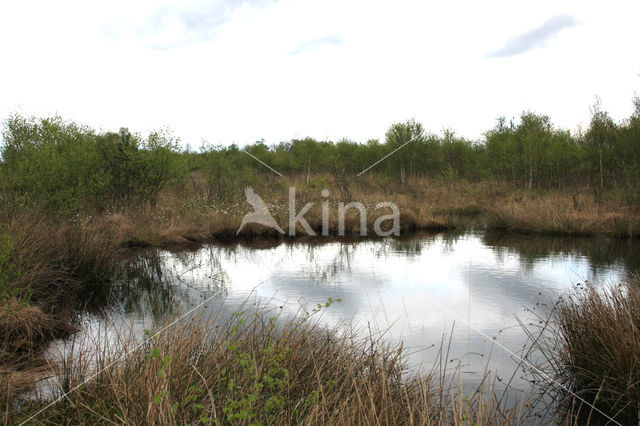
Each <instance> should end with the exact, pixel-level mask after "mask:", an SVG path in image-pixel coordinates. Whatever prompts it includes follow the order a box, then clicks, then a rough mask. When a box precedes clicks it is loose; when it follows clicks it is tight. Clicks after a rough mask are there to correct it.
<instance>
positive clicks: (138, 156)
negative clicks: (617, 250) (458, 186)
mask: <svg viewBox="0 0 640 426" xmlns="http://www.w3.org/2000/svg"><path fill="white" fill-rule="evenodd" d="M633 102H634V110H633V113H632V115H631V116H630V117H629V118H627V119H625V120H622V121H621V122H615V121H614V120H613V119H612V118H611V116H610V115H609V114H608V113H607V112H605V111H603V110H602V109H601V108H600V106H599V104H598V103H596V105H594V107H593V108H592V117H591V121H590V124H589V126H588V128H587V129H586V130H585V131H580V132H574V133H572V132H570V131H568V130H565V129H560V128H556V127H555V126H554V125H553V123H552V122H551V119H550V118H549V117H548V116H546V115H540V114H535V113H531V112H523V113H522V114H521V116H520V117H519V119H518V120H517V121H516V122H514V121H509V122H507V120H506V119H505V118H503V117H502V118H499V119H498V120H497V122H496V125H495V126H494V128H492V129H491V130H489V131H487V132H486V133H485V134H484V136H483V138H481V139H480V140H468V139H465V138H463V137H460V136H458V135H456V134H455V133H454V132H453V131H450V130H445V131H444V132H442V133H441V134H434V133H430V132H428V131H426V130H425V129H424V127H423V126H422V124H421V123H419V122H416V121H415V120H408V121H405V122H401V123H395V124H392V125H391V126H390V128H389V130H388V131H387V132H386V135H385V139H384V141H382V142H381V141H379V140H369V141H367V142H365V143H357V142H354V141H350V140H346V139H344V140H339V141H335V142H332V141H317V140H315V139H312V138H304V139H295V140H291V141H286V142H281V143H278V144H273V145H267V144H265V142H264V141H257V142H255V143H253V144H250V145H247V146H245V147H240V146H238V145H230V146H207V145H203V146H201V147H200V149H199V150H198V152H192V151H189V150H183V149H182V148H181V145H180V142H179V140H178V139H177V138H176V137H174V136H173V135H172V134H171V133H170V132H168V131H166V130H162V131H156V132H152V133H151V134H149V135H148V136H146V137H142V136H141V135H139V134H132V133H130V132H129V131H128V130H127V129H124V128H123V129H120V130H119V131H118V132H101V133H100V132H96V131H95V130H93V129H91V128H89V127H86V126H82V125H80V124H77V123H75V122H69V121H65V120H63V119H62V118H59V117H53V118H44V119H37V118H25V117H23V116H20V115H13V116H11V117H9V118H8V119H7V120H6V122H5V125H4V131H3V134H2V136H3V138H2V146H1V148H0V155H1V161H0V178H1V183H0V197H1V201H2V202H3V204H4V205H5V206H12V207H14V208H15V207H19V206H23V205H31V206H39V207H41V208H44V209H47V210H50V211H55V212H59V213H62V214H74V213H75V212H78V211H79V210H82V209H87V208H92V209H117V208H118V207H121V206H125V205H132V204H133V205H141V204H146V205H153V204H154V203H155V202H156V200H157V197H158V195H159V193H160V191H161V190H162V189H163V188H164V187H165V186H166V185H168V184H175V185H181V186H182V187H187V186H189V185H190V184H191V183H193V182H194V181H195V179H196V177H197V178H198V179H199V180H203V181H204V182H205V188H206V194H205V196H204V197H203V198H206V201H208V202H216V201H221V200H225V199H227V198H231V197H234V196H237V194H238V193H239V190H240V189H242V186H244V185H248V184H252V183H253V184H255V183H256V182H258V181H264V179H265V177H266V176H271V177H275V176H276V175H275V174H274V173H273V172H272V171H270V170H269V169H268V168H267V167H265V166H263V165H262V164H260V163H259V162H257V161H256V160H255V159H254V158H251V156H253V157H256V158H259V159H260V160H261V161H263V162H264V163H266V164H268V165H270V166H271V167H273V168H274V169H275V170H277V171H279V172H280V173H282V174H285V175H288V176H292V175H298V176H307V177H308V176H311V175H314V176H315V175H326V176H331V178H332V180H333V182H334V183H335V184H336V185H337V186H338V187H339V188H341V190H342V189H344V190H345V191H346V190H347V187H348V184H349V182H350V181H351V180H353V179H354V178H355V177H356V176H357V175H359V174H361V173H362V172H363V171H365V170H366V169H368V168H369V167H370V166H371V165H373V164H374V163H376V162H377V161H378V160H380V159H381V158H383V157H385V156H386V155H389V154H391V153H392V152H393V155H390V156H389V157H388V158H386V159H385V160H384V161H382V162H380V163H379V164H377V165H375V166H374V167H372V168H370V169H369V170H367V171H366V172H365V173H363V174H362V177H360V178H359V179H362V178H364V179H367V178H369V179H373V180H375V181H376V182H377V183H378V184H380V186H381V187H384V186H385V185H386V184H388V183H389V182H393V181H397V182H399V183H400V184H407V182H410V180H411V179H415V178H434V179H440V180H443V181H445V182H454V181H456V180H459V179H464V180H468V181H484V180H493V181H497V182H500V183H502V184H505V185H509V186H511V187H513V188H522V189H526V190H532V189H550V188H561V189H563V188H566V189H571V190H575V189H577V188H588V189H589V190H592V191H593V192H594V194H595V196H596V197H601V196H602V194H603V193H605V192H608V191H617V193H620V194H621V195H622V197H623V199H624V201H625V202H628V203H633V204H640V195H639V193H638V191H637V190H636V188H637V187H638V184H640V99H639V98H638V97H636V98H634V101H633ZM243 151H245V152H243ZM394 151H395V152H394ZM247 153H248V154H251V156H250V155H248V154H247Z"/></svg>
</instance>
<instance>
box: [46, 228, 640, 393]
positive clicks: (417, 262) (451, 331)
mask: <svg viewBox="0 0 640 426" xmlns="http://www.w3.org/2000/svg"><path fill="white" fill-rule="evenodd" d="M639 269H640V247H639V245H638V244H637V243H631V242H628V241H620V240H609V239H570V238H548V237H531V236H514V235H505V234H500V233H491V232H489V233H486V232H466V233H444V234H437V235H416V236H413V237H412V238H403V239H381V240H368V241H356V242H347V241H324V242H323V241H321V240H320V241H315V242H296V243H290V244H289V243H283V244H280V245H277V246H264V245H263V246H259V245H243V244H237V245H228V246H221V245H209V246H204V247H202V248H199V249H197V250H183V251H178V252H172V251H165V250H148V251H144V252H140V253H138V254H136V255H135V256H134V257H133V258H132V259H130V260H128V261H127V262H126V267H125V270H126V271H127V273H126V276H125V277H123V278H122V279H121V280H120V281H119V282H118V283H116V284H117V285H115V286H114V288H113V292H112V294H111V295H110V298H111V300H112V303H110V305H109V308H108V309H104V310H97V311H96V310H94V311H93V312H88V313H85V314H84V316H83V317H82V322H81V324H82V330H81V331H80V332H79V333H78V334H76V335H75V336H74V337H73V338H72V339H69V340H66V341H59V342H55V343H54V344H53V345H52V346H51V348H50V349H49V351H48V356H50V357H52V358H60V357H63V356H68V354H69V353H70V352H71V351H72V350H73V351H75V353H79V351H81V350H82V351H89V352H91V351H96V347H100V346H104V345H106V344H109V339H110V338H113V339H114V340H115V339H116V336H122V335H123V333H126V332H132V333H135V334H137V335H142V330H143V329H145V328H154V327H157V322H158V321H159V320H160V318H162V317H163V316H164V315H166V314H167V313H173V314H176V313H180V312H185V311H187V310H189V309H191V308H192V307H195V306H198V304H199V303H201V302H203V301H204V300H207V303H206V304H205V305H206V306H202V307H201V308H199V309H202V310H216V309H221V307H222V308H223V309H226V310H228V311H233V310H234V309H237V308H238V307H239V306H240V305H241V304H243V303H247V301H248V300H249V301H260V303H261V304H262V305H263V306H270V305H273V306H277V307H278V308H279V307H280V306H282V307H283V308H282V309H283V310H284V311H285V312H291V313H296V312H299V311H300V309H301V306H302V310H303V311H304V310H310V309H311V308H312V307H313V305H315V304H316V303H322V302H325V301H327V299H328V298H330V297H331V298H333V299H338V298H340V299H342V302H341V303H336V304H334V305H332V306H331V307H330V308H329V309H328V310H326V312H324V313H323V314H322V317H321V321H322V322H323V323H325V324H326V325H327V326H333V325H336V324H341V325H342V326H344V327H354V328H355V329H356V330H359V332H361V333H370V332H372V333H377V332H384V336H385V338H386V339H387V340H388V341H390V342H394V343H395V342H402V343H403V346H404V349H405V353H407V354H408V359H407V361H408V364H409V366H410V368H411V369H412V371H414V372H419V371H423V370H428V369H430V368H431V367H432V365H433V364H434V361H435V360H437V359H438V352H439V348H440V347H441V344H442V342H443V339H444V342H445V345H446V346H447V347H448V348H449V353H448V357H447V358H448V360H449V361H450V362H451V361H452V360H453V363H452V364H454V365H457V366H459V369H458V377H459V380H460V382H461V383H463V384H473V383H476V382H477V381H478V380H479V379H480V378H481V377H482V374H483V372H485V371H486V370H490V371H491V372H492V373H494V374H496V375H497V377H498V378H499V379H501V380H502V382H498V388H500V386H501V384H500V383H506V382H507V381H509V379H510V378H511V376H513V380H511V384H510V389H509V392H510V393H516V394H517V392H518V390H521V391H523V392H527V391H528V390H529V389H530V385H529V383H528V382H527V381H526V380H525V379H524V378H522V373H521V372H520V371H518V370H517V361H518V356H519V355H520V354H521V353H522V348H523V346H524V345H526V343H527V336H526V333H525V332H524V330H523V329H522V327H521V326H520V325H519V322H518V320H521V321H522V322H524V323H525V324H528V323H529V322H531V321H532V315H531V313H530V312H528V311H527V308H536V309H537V311H536V312H544V310H545V306H544V305H549V304H551V303H553V301H554V300H555V299H556V298H557V297H558V296H559V295H560V294H562V293H563V292H566V291H568V290H569V289H570V288H571V287H572V286H573V285H574V284H575V283H578V282H584V281H585V280H588V281H591V282H593V283H595V285H603V284H606V283H614V282H617V281H619V280H621V279H622V278H624V276H625V275H626V274H627V273H629V272H635V271H638V270H639ZM305 306H306V308H305ZM105 336H107V337H106V338H105ZM449 338H450V340H449ZM111 350H117V345H116V344H113V343H111ZM514 354H515V355H514ZM502 386H504V385H502Z"/></svg>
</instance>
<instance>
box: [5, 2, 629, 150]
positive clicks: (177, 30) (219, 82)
mask: <svg viewBox="0 0 640 426" xmlns="http://www.w3.org/2000/svg"><path fill="white" fill-rule="evenodd" d="M639 17H640V2H638V1H637V0H635V1H626V2H620V1H608V2H606V3H605V2H597V3H596V2H594V3H589V2H585V1H574V2H558V1H535V2H529V3H527V4H524V3H522V2H515V1H500V2H478V1H470V2H459V1H449V2H442V1H439V2H433V3H428V2H422V1H402V0H400V1H398V0H396V1H393V2H391V1H389V2H375V1H361V2H360V1H345V0H342V1H333V0H322V1H301V0H250V1H244V2H240V1H230V0H213V1H182V2H167V1H158V0H153V1H151V0H149V1H139V2H134V1H123V0H111V1H109V2H106V1H105V2H93V1H87V0H83V1H35V0H34V1H30V0H22V1H19V2H18V1H13V2H8V1H3V2H2V3H1V4H0V47H1V53H2V64H1V65H0V118H1V119H2V120H4V119H5V118H6V117H7V115H8V114H10V113H12V112H18V113H21V114H26V115H32V114H35V115H38V116H42V115H49V114H59V115H62V116H63V117H65V118H68V119H73V120H77V121H80V122H83V123H85V124H89V125H91V126H93V127H95V128H98V129H103V130H117V129H118V128H119V127H122V126H124V127H129V129H130V130H132V131H140V132H143V133H144V132H147V131H149V130H151V129H154V128H159V127H165V126H168V127H170V128H171V129H172V130H173V132H174V133H175V134H176V135H177V136H179V137H180V138H181V139H182V141H183V145H186V144H187V143H189V144H190V145H191V147H192V148H197V147H198V146H200V144H201V141H202V140H206V141H207V142H208V143H211V144H224V145H228V144H230V143H233V142H235V143H239V144H246V143H250V142H254V141H255V140H257V139H261V138H264V139H265V140H266V142H267V143H274V142H279V141H282V140H289V139H291V138H297V137H305V136H312V137H315V138H317V139H323V140H324V139H330V140H337V139H340V138H350V139H353V140H356V141H361V142H364V141H366V140H367V139H371V138H379V139H381V140H382V139H383V138H384V133H385V131H386V130H387V128H388V127H389V126H390V125H391V124H392V123H393V122H397V121H404V120H406V119H409V118H415V119H416V120H418V121H420V122H422V123H423V124H424V126H425V127H426V128H427V129H428V130H430V131H432V132H440V131H441V130H443V129H444V128H451V129H453V130H455V131H456V132H457V133H458V134H460V135H463V136H466V137H468V138H478V137H480V136H481V135H482V133H483V132H484V131H486V130H488V129H490V128H491V127H493V126H494V124H495V119H496V118H497V117H498V116H500V115H504V116H507V118H511V117H512V116H515V117H517V116H518V115H519V114H520V112H521V111H523V110H530V111H533V112H538V113H545V114H548V115H550V116H551V118H552V120H553V122H554V124H556V125H557V126H559V127H563V128H568V129H572V130H575V129H576V128H577V126H578V125H579V124H581V123H582V125H585V124H587V123H588V120H589V106H590V105H592V104H593V102H594V99H595V96H596V95H598V96H599V97H600V98H601V99H602V105H603V108H604V109H606V110H607V111H609V112H610V113H611V115H612V116H613V117H614V119H616V120H620V119H623V118H626V117H628V115H629V114H630V113H631V110H632V98H633V96H634V94H640V76H639V74H640V48H639V46H640V25H639V24H638V18H639Z"/></svg>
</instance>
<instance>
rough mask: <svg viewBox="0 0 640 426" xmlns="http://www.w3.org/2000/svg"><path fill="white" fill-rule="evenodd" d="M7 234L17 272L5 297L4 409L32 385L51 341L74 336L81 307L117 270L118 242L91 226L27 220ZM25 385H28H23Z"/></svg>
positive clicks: (0, 376) (1, 303)
mask: <svg viewBox="0 0 640 426" xmlns="http://www.w3.org/2000/svg"><path fill="white" fill-rule="evenodd" d="M5 223H6V225H5V226H4V227H3V229H2V231H3V232H4V233H6V234H8V235H9V236H10V238H9V241H10V244H11V245H12V246H13V247H14V249H13V253H12V256H11V259H10V262H11V264H12V265H13V267H14V268H15V271H17V274H16V276H15V277H13V279H12V280H11V281H10V282H8V283H7V285H6V288H4V289H3V291H4V294H0V386H2V387H0V404H2V405H3V406H4V405H5V404H6V403H7V401H8V400H9V398H10V397H11V395H13V393H14V392H16V391H19V390H20V389H22V388H23V387H24V386H26V385H27V384H26V383H24V379H25V378H29V377H30V376H31V373H30V372H32V371H33V369H34V368H39V361H38V360H39V357H40V355H41V353H42V351H43V350H44V348H45V347H46V345H47V344H48V343H49V342H50V341H51V339H54V338H57V337H63V336H67V335H69V334H70V333H71V332H72V331H73V330H74V327H73V326H72V318H73V316H74V315H75V310H76V308H77V307H78V306H79V305H82V304H84V303H86V302H87V299H88V298H89V297H91V294H92V292H93V288H104V284H105V280H108V279H109V278H110V276H111V275H112V273H113V271H114V270H115V255H116V253H117V248H116V245H115V241H114V240H112V239H110V238H109V232H107V231H106V230H103V229H96V228H95V227H94V226H93V225H89V224H84V225H80V224H76V225H71V224H67V223H60V222H56V221H54V220H52V219H47V218H38V217H35V216H29V215H23V216H14V217H11V218H8V219H7V220H6V221H5ZM18 383H23V385H18Z"/></svg>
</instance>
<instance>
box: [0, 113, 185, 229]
mask: <svg viewBox="0 0 640 426" xmlns="http://www.w3.org/2000/svg"><path fill="white" fill-rule="evenodd" d="M0 152H1V154H2V168H1V169H0V173H1V178H2V182H3V183H2V187H0V189H1V190H2V194H3V198H4V200H5V201H6V203H7V204H8V205H9V206H13V207H14V208H17V207H21V206H29V207H36V208H39V209H42V210H44V211H47V212H54V213H58V214H61V215H63V216H71V215H73V214H75V213H77V212H79V211H83V210H88V209H89V210H90V209H98V210H101V209H105V208H107V207H114V206H115V207H117V206H121V205H124V204H128V203H136V204H138V205H139V204H141V203H142V204H153V203H155V200H156V197H157V196H158V193H159V192H160V190H161V189H162V188H163V187H164V186H165V185H166V184H167V183H168V182H170V181H171V179H177V178H180V177H181V176H184V174H185V173H186V167H185V166H184V165H183V164H182V163H183V162H182V161H181V159H180V155H179V153H178V141H177V139H175V138H172V137H171V136H170V135H169V134H168V133H167V132H154V133H151V134H150V135H149V137H148V138H147V139H146V140H142V139H141V138H140V136H138V135H131V134H130V133H129V132H128V130H127V129H121V130H120V134H115V133H104V134H96V133H95V132H94V131H93V130H91V129H89V128H87V127H84V126H81V125H78V124H76V123H73V122H65V121H64V120H62V119H61V118H59V117H53V118H46V119H41V120H36V119H27V118H24V117H21V116H18V115H14V116H12V117H10V118H9V119H8V120H7V122H6V124H5V130H4V133H3V144H2V148H1V151H0Z"/></svg>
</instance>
